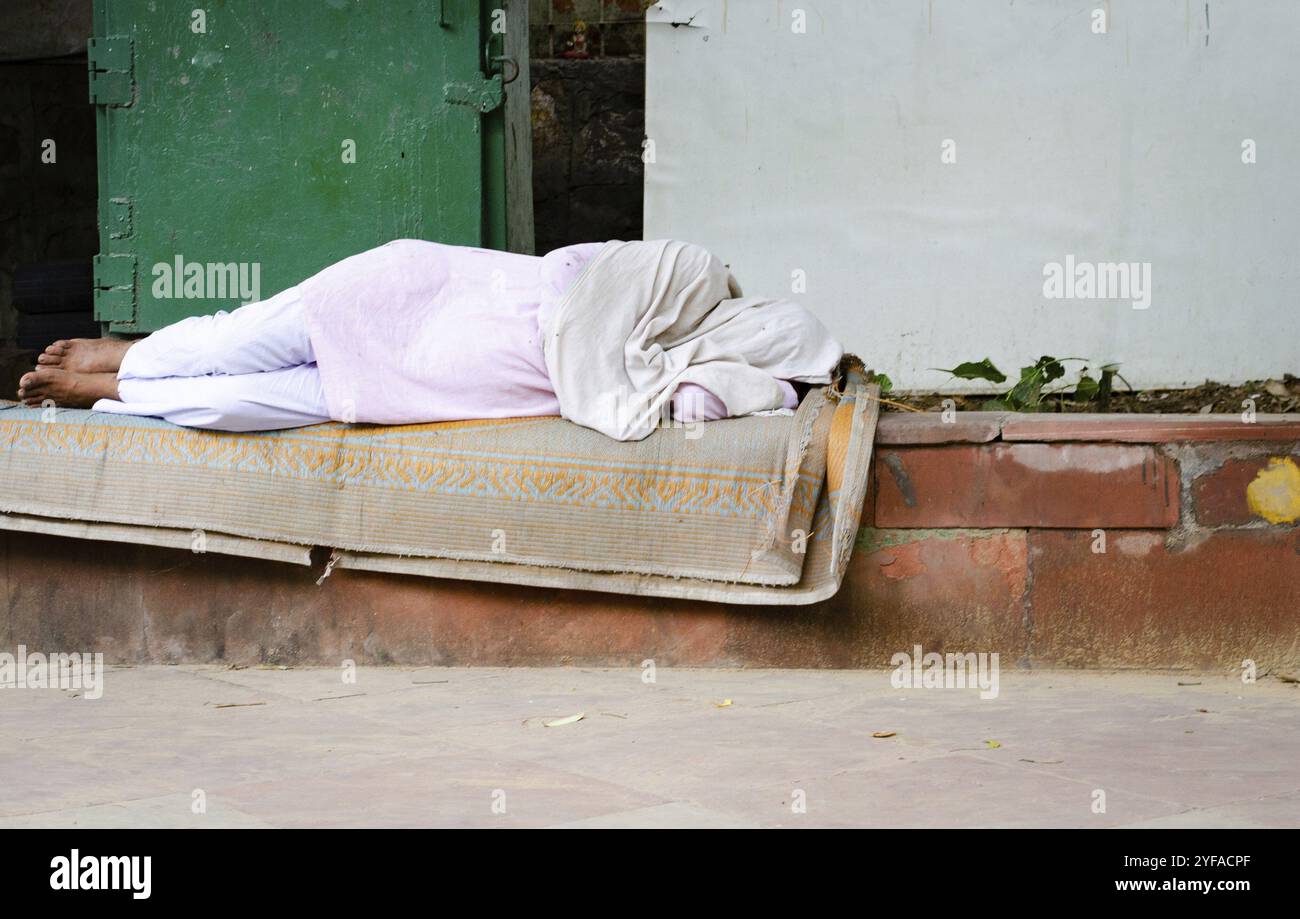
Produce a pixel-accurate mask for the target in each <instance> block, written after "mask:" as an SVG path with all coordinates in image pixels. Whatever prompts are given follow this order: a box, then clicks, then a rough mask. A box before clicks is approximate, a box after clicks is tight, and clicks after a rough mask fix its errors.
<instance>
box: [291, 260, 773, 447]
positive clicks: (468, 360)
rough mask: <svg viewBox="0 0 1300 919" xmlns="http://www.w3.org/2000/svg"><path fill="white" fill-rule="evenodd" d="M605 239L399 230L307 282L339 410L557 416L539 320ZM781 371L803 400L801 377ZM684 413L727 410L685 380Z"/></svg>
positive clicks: (403, 418)
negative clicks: (796, 381)
mask: <svg viewBox="0 0 1300 919" xmlns="http://www.w3.org/2000/svg"><path fill="white" fill-rule="evenodd" d="M602 245H603V243H584V244H582V245H577V246H568V247H566V248H563V249H557V250H555V251H554V252H551V253H549V254H548V255H546V256H545V257H542V258H538V257H536V256H529V255H516V254H513V253H509V252H497V251H495V250H491V249H472V248H465V247H461V246H445V245H442V244H440V243H432V242H425V241H423V240H414V239H399V240H395V241H393V242H390V243H388V244H387V245H384V246H380V247H379V248H377V249H371V250H369V251H367V252H362V253H360V254H359V255H354V256H352V257H351V258H347V259H344V260H343V261H341V262H338V263H336V264H334V265H331V266H330V267H329V268H326V269H324V270H323V271H321V272H319V273H318V274H316V275H314V276H312V277H311V278H308V279H307V280H306V281H304V282H303V283H302V284H300V285H299V288H298V289H299V293H300V296H301V298H302V303H303V306H304V307H305V312H306V316H307V328H308V333H309V335H310V336H311V345H312V349H313V351H314V352H315V356H316V363H317V366H318V367H319V369H320V375H321V383H322V386H323V388H324V393H325V401H326V404H327V406H328V408H329V414H330V417H331V418H333V419H335V420H336V421H349V422H350V421H359V422H370V423H376V424H410V423H418V422H429V421H455V420H460V419H466V418H508V417H518V416H534V415H558V414H559V413H560V406H559V402H558V401H557V400H556V397H555V391H554V389H553V388H552V386H551V381H550V377H549V375H548V374H547V371H546V362H545V360H544V358H543V356H542V342H541V334H540V323H541V320H542V319H543V318H544V316H545V310H546V309H548V308H549V307H550V306H551V305H552V304H554V303H555V302H556V301H557V300H558V299H559V298H560V296H561V295H562V294H563V293H564V292H565V291H566V290H567V289H568V288H569V286H570V285H572V284H573V282H574V281H575V280H577V278H578V276H579V275H580V274H581V273H582V271H583V269H584V268H585V267H586V266H587V263H588V262H589V261H590V260H591V259H592V258H593V257H594V256H595V255H596V253H598V252H599V251H600V249H601V246H602ZM778 382H780V383H781V384H782V387H783V388H784V389H785V390H786V407H787V408H793V407H794V406H795V405H796V404H797V401H798V400H797V398H796V396H795V392H794V389H793V387H791V386H790V385H789V384H788V383H785V382H784V381H778ZM674 414H675V416H676V417H677V418H678V419H679V420H681V421H686V422H690V421H712V420H716V419H718V418H725V417H727V415H728V412H727V408H726V406H725V405H723V404H722V402H721V401H720V400H719V399H717V398H716V397H715V396H714V395H713V394H712V393H710V392H709V391H708V390H706V389H703V388H702V387H699V386H695V385H693V384H683V385H682V386H681V387H679V389H678V391H677V393H676V395H675V398H674Z"/></svg>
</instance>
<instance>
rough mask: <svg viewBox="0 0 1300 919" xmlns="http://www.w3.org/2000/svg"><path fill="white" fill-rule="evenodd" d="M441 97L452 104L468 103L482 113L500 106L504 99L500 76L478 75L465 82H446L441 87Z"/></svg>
mask: <svg viewBox="0 0 1300 919" xmlns="http://www.w3.org/2000/svg"><path fill="white" fill-rule="evenodd" d="M442 98H443V99H445V100H446V101H447V102H449V103H451V104H452V105H468V106H469V107H470V108H476V109H478V110H479V111H480V112H482V113H483V114H484V115H486V114H487V113H488V112H490V111H492V110H493V109H497V108H500V107H501V103H502V102H504V101H505V90H504V89H503V88H502V86H501V77H500V76H499V75H498V76H493V77H479V78H478V79H477V80H474V81H472V82H466V83H448V84H447V85H446V86H444V87H443V88H442Z"/></svg>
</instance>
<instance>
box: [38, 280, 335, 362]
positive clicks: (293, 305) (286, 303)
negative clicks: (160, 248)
mask: <svg viewBox="0 0 1300 919" xmlns="http://www.w3.org/2000/svg"><path fill="white" fill-rule="evenodd" d="M313 360H315V355H314V354H313V353H312V349H311V340H310V338H309V337H308V335H307V325H306V319H305V317H304V316H303V311H302V304H301V302H300V300H299V298H298V288H297V287H291V288H289V289H288V290H285V291H281V292H280V293H278V294H276V295H275V296H274V297H271V298H270V299H268V300H262V301H259V302H257V303H250V304H248V305H247V306H241V307H239V308H238V309H236V310H234V311H233V312H229V313H227V312H224V311H222V312H218V313H216V314H214V315H211V316H193V317H190V318H188V319H182V320H180V321H179V322H175V323H172V324H171V325H169V326H166V327H165V328H162V329H159V330H158V331H157V332H154V333H153V334H152V335H150V336H148V337H147V338H143V339H139V340H136V341H126V340H122V339H116V338H72V339H64V340H60V341H56V342H54V343H53V344H51V345H50V346H49V347H48V348H46V349H45V353H43V354H41V355H39V356H38V357H37V358H36V363H37V369H38V370H40V369H42V368H57V369H59V370H66V371H70V372H73V373H106V372H107V373H117V374H118V375H119V376H120V377H121V378H122V379H157V378H160V377H177V376H183V377H195V376H206V375H207V374H210V373H257V372H260V371H263V370H279V369H281V368H282V367H295V366H297V365H299V364H309V363H311V362H312V361H313Z"/></svg>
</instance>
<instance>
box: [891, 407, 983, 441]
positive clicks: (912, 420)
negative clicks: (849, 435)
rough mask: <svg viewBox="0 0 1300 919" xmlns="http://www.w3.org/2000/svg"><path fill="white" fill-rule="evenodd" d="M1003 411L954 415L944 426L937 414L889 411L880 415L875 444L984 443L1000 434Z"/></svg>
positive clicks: (938, 413)
mask: <svg viewBox="0 0 1300 919" xmlns="http://www.w3.org/2000/svg"><path fill="white" fill-rule="evenodd" d="M1005 417H1006V414H1005V413H1004V412H958V413H956V414H955V415H953V420H952V421H951V422H949V423H945V422H944V420H943V414H942V413H940V412H906V413H904V412H890V413H888V414H884V415H881V416H880V424H879V425H878V426H877V428H876V443H877V444H956V443H969V444H986V443H988V442H989V441H992V440H997V439H998V435H999V434H1001V433H1002V420H1003V418H1005Z"/></svg>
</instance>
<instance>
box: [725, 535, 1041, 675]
mask: <svg viewBox="0 0 1300 919" xmlns="http://www.w3.org/2000/svg"><path fill="white" fill-rule="evenodd" d="M864 536H869V537H870V540H869V541H868V542H867V544H866V545H864V546H861V547H859V548H858V549H857V550H855V551H854V553H853V558H852V560H851V561H850V563H849V571H848V573H847V575H846V577H845V580H844V586H843V587H841V588H840V592H839V593H838V594H836V595H835V597H833V598H832V599H830V600H828V601H826V602H825V603H822V604H818V605H816V606H801V607H791V608H788V609H781V608H767V607H742V606H734V607H730V608H729V611H728V620H729V622H730V628H729V637H728V641H727V657H728V658H729V659H731V660H732V661H735V662H736V663H739V664H743V665H744V666H753V667H886V666H889V660H890V658H891V657H892V656H893V655H894V654H895V653H896V652H898V651H906V652H908V653H909V654H910V653H911V651H912V648H913V646H914V645H918V644H919V645H921V646H922V647H923V648H924V649H925V650H926V651H927V652H928V651H938V652H941V653H942V652H944V651H962V652H967V651H988V652H993V651H996V652H998V653H999V654H1001V655H1002V660H1003V663H1004V665H1005V666H1011V665H1012V664H1013V662H1015V661H1018V660H1020V659H1022V658H1023V657H1024V656H1025V654H1026V653H1027V650H1028V643H1027V638H1028V634H1027V632H1026V630H1025V627H1024V599H1025V592H1026V589H1027V582H1026V574H1027V565H1026V559H1027V555H1026V543H1025V534H1024V533H1023V532H1017V531H1013V532H1007V533H1001V532H999V533H961V534H955V535H954V534H933V533H926V534H922V533H905V532H897V531H896V532H893V533H881V532H872V531H864Z"/></svg>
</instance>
